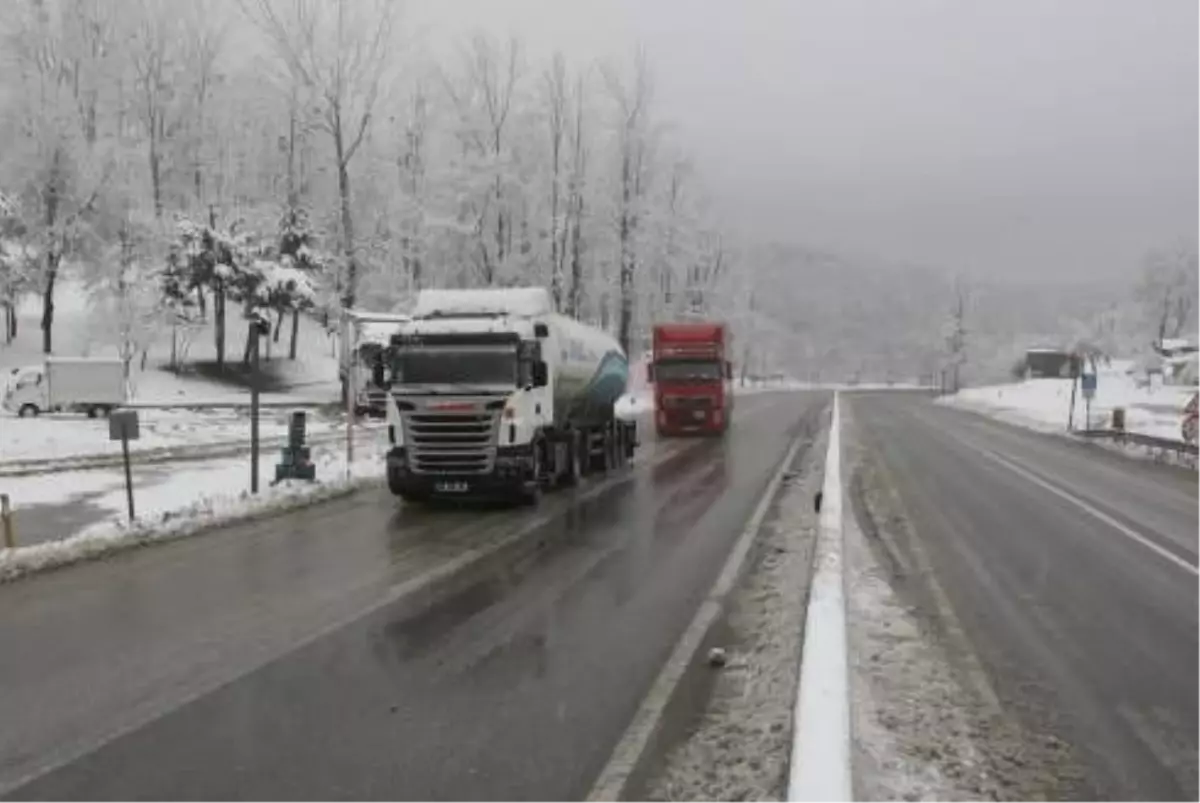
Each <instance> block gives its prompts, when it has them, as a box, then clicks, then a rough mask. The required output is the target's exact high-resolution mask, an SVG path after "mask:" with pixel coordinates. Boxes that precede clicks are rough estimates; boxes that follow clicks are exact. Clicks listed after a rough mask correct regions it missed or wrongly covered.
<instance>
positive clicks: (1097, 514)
mask: <svg viewBox="0 0 1200 803" xmlns="http://www.w3.org/2000/svg"><path fill="white" fill-rule="evenodd" d="M979 452H980V454H982V455H983V456H984V457H987V458H988V459H989V460H991V461H993V462H995V463H998V464H999V465H1001V466H1004V467H1005V468H1007V469H1008V470H1009V471H1011V472H1013V473H1014V474H1017V475H1019V476H1021V477H1024V478H1025V479H1027V480H1029V481H1030V482H1032V483H1033V484H1034V485H1037V486H1038V487H1040V488H1042V489H1044V490H1047V491H1049V492H1050V493H1052V494H1054V495H1055V496H1057V497H1059V498H1060V499H1064V500H1066V501H1067V502H1070V503H1071V504H1073V505H1075V507H1077V508H1079V509H1080V510H1082V511H1084V512H1085V513H1087V514H1089V515H1091V516H1092V517H1093V518H1095V519H1097V520H1099V521H1101V522H1103V523H1105V524H1107V525H1108V526H1110V527H1112V528H1113V529H1114V530H1116V531H1117V532H1119V533H1121V534H1122V535H1124V536H1125V537H1127V538H1129V539H1130V540H1132V541H1136V542H1137V543H1139V544H1141V545H1142V546H1144V547H1147V548H1148V549H1150V550H1151V551H1152V552H1154V553H1156V554H1157V555H1159V556H1161V557H1163V558H1166V559H1167V560H1169V561H1170V562H1171V563H1174V564H1175V565H1176V566H1179V567H1181V568H1183V569H1186V570H1188V571H1189V572H1191V573H1192V574H1196V575H1200V568H1197V567H1196V566H1195V565H1193V564H1191V563H1189V562H1188V561H1186V560H1184V559H1183V558H1181V557H1179V556H1178V555H1176V554H1175V553H1174V552H1171V551H1170V550H1167V549H1164V548H1163V547H1161V546H1159V545H1158V544H1156V543H1154V542H1153V541H1151V540H1150V539H1148V538H1146V536H1144V535H1142V534H1141V533H1139V532H1138V531H1136V530H1134V529H1133V528H1131V527H1128V526H1126V525H1125V524H1122V523H1121V522H1119V521H1117V520H1116V519H1114V518H1113V517H1112V516H1110V515H1108V514H1107V513H1105V512H1104V511H1103V510H1100V509H1099V508H1097V507H1095V506H1094V505H1092V504H1090V503H1088V502H1085V501H1084V500H1082V499H1080V498H1079V497H1077V496H1075V495H1074V494H1072V493H1069V492H1067V491H1064V490H1063V489H1062V488H1059V487H1058V486H1057V485H1054V484H1052V483H1050V482H1048V481H1046V480H1044V479H1042V478H1041V477H1039V476H1038V475H1036V474H1034V473H1033V472H1031V471H1029V470H1028V469H1025V468H1022V467H1021V466H1018V465H1017V464H1015V463H1013V462H1012V461H1010V460H1008V459H1006V458H1004V457H1001V456H1000V455H998V454H996V453H995V452H993V451H991V450H989V449H979Z"/></svg>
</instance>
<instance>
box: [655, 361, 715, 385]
mask: <svg viewBox="0 0 1200 803" xmlns="http://www.w3.org/2000/svg"><path fill="white" fill-rule="evenodd" d="M654 376H655V379H656V380H657V381H659V382H713V381H718V380H720V379H721V378H722V371H721V363H719V362H715V361H713V360H666V361H659V362H658V363H656V364H655V366H654Z"/></svg>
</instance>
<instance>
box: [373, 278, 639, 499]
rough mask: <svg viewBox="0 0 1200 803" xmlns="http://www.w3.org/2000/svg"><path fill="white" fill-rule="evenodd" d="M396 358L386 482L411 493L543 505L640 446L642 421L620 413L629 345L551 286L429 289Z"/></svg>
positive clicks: (397, 345) (394, 344)
mask: <svg viewBox="0 0 1200 803" xmlns="http://www.w3.org/2000/svg"><path fill="white" fill-rule="evenodd" d="M389 358H390V360H391V366H390V367H391V376H390V378H387V379H386V380H385V379H383V378H382V377H381V378H380V380H381V383H383V382H385V381H386V382H387V383H388V384H389V387H388V391H389V392H388V394H387V400H386V402H387V424H388V437H389V439H390V441H391V448H390V450H389V452H388V456H387V481H388V487H389V488H390V489H391V491H392V493H394V494H396V495H398V496H400V497H402V498H404V499H405V500H413V501H423V500H428V499H430V498H433V497H448V496H486V497H499V498H505V499H517V500H520V501H523V502H525V503H528V504H536V502H537V500H538V499H539V497H540V495H541V492H542V491H543V490H546V489H549V488H553V487H557V486H562V485H573V484H575V483H576V482H578V481H579V478H580V477H581V476H583V475H586V474H590V473H598V472H606V471H610V470H614V469H617V468H620V467H622V466H624V465H625V464H626V463H627V462H628V460H629V459H630V458H631V457H632V456H633V451H634V448H635V446H636V439H637V433H636V424H635V422H634V421H631V420H622V419H620V418H618V417H617V415H616V414H615V412H614V405H615V402H616V401H617V399H618V398H619V397H620V396H621V395H622V394H623V393H624V392H625V388H626V384H627V382H628V379H629V365H628V362H627V361H626V357H625V354H624V352H623V351H622V350H621V347H620V346H619V345H618V344H617V342H616V341H615V340H614V339H613V338H611V337H610V336H609V335H607V334H606V333H604V332H602V331H600V330H598V329H594V328H592V327H590V326H585V325H584V324H581V323H579V322H578V321H575V320H572V319H571V318H568V317H565V316H563V315H559V314H557V313H555V312H554V306H553V304H552V302H551V298H550V294H549V292H547V291H546V290H545V289H544V288H507V289H492V290H425V291H422V292H421V293H420V294H419V295H418V296H417V302H416V305H415V307H414V309H413V312H412V320H411V321H408V322H405V323H402V324H400V326H399V329H398V331H396V332H395V334H393V335H392V340H391V349H390V353H389ZM381 373H382V372H381Z"/></svg>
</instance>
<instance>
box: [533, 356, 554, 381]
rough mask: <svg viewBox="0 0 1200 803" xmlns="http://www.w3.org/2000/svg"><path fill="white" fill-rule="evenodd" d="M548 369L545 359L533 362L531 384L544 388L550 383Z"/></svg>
mask: <svg viewBox="0 0 1200 803" xmlns="http://www.w3.org/2000/svg"><path fill="white" fill-rule="evenodd" d="M549 373H550V372H549V370H548V369H547V367H546V361H545V360H538V361H537V362H535V363H534V364H533V371H532V374H533V386H534V387H535V388H544V387H546V385H548V384H549V383H550V377H549Z"/></svg>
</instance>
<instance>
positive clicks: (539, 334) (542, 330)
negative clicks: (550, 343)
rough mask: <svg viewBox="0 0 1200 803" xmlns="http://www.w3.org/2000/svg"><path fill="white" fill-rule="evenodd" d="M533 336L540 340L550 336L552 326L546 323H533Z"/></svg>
mask: <svg viewBox="0 0 1200 803" xmlns="http://www.w3.org/2000/svg"><path fill="white" fill-rule="evenodd" d="M533 336H534V337H536V338H538V339H539V340H541V339H543V338H547V337H550V327H549V326H546V324H544V323H535V324H534V325H533Z"/></svg>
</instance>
